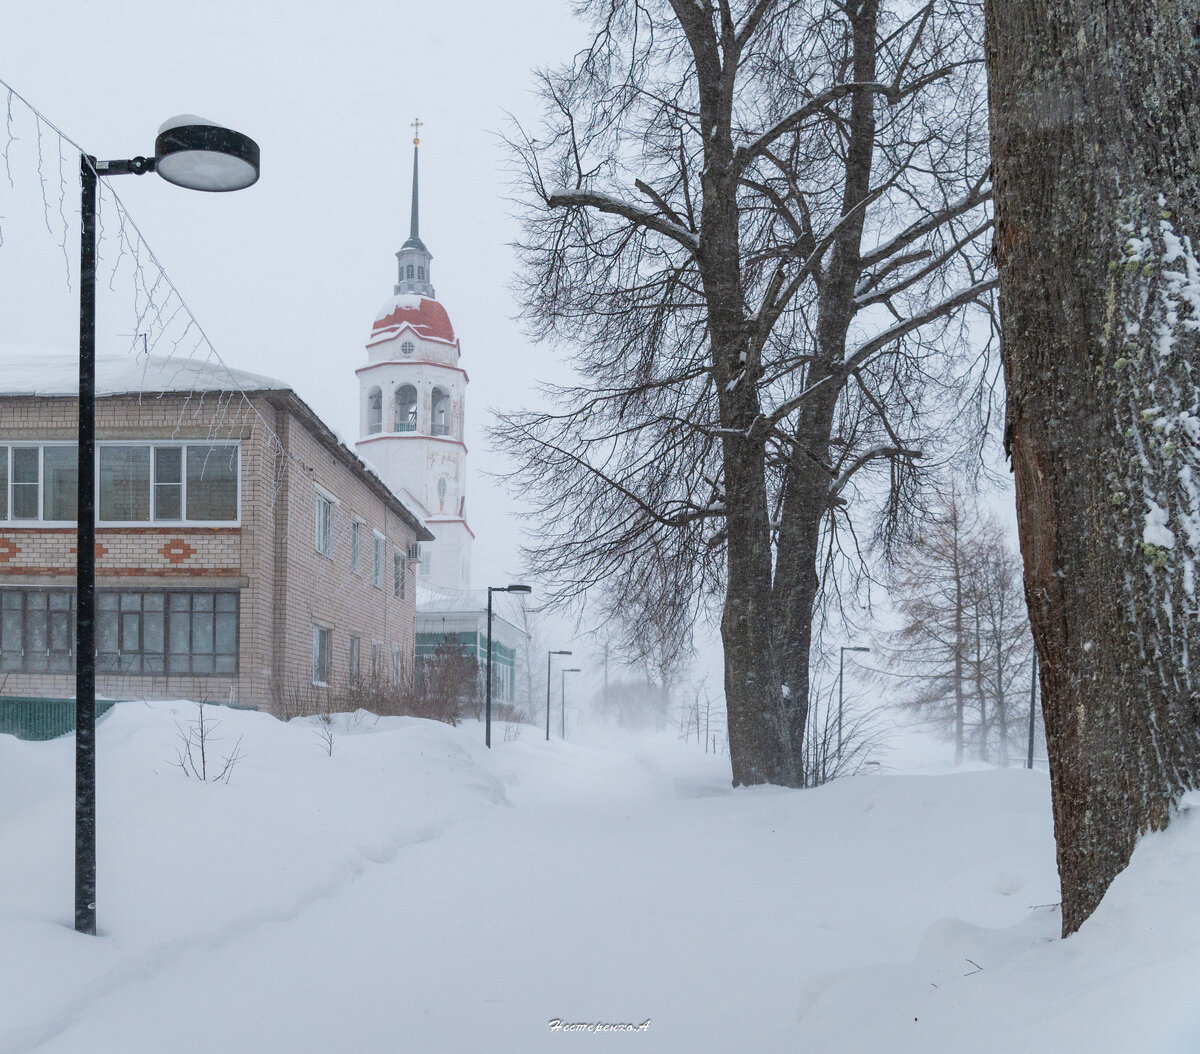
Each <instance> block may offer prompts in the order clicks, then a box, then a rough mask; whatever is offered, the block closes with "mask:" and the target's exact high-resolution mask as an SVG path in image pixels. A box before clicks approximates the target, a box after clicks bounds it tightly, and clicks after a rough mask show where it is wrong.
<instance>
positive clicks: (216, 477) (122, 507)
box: [96, 443, 240, 523]
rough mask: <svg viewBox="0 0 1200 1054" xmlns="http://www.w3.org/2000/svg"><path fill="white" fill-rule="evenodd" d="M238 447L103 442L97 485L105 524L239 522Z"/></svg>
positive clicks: (219, 444)
mask: <svg viewBox="0 0 1200 1054" xmlns="http://www.w3.org/2000/svg"><path fill="white" fill-rule="evenodd" d="M239 461H240V458H239V450H238V446H237V444H235V443H188V444H183V445H179V444H175V445H171V446H166V445H163V446H158V445H151V444H140V443H139V444H133V443H105V444H103V445H101V446H100V447H99V455H98V464H97V467H98V471H97V474H96V481H97V485H98V490H99V498H100V500H99V506H100V515H99V521H100V522H101V523H146V522H148V521H150V520H154V521H177V522H192V523H229V522H234V521H236V520H237V518H238V475H239Z"/></svg>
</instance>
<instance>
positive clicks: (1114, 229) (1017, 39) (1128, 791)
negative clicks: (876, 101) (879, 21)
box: [985, 0, 1200, 934]
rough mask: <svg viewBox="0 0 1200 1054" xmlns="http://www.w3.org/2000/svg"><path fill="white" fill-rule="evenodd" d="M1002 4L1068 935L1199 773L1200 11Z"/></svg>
mask: <svg viewBox="0 0 1200 1054" xmlns="http://www.w3.org/2000/svg"><path fill="white" fill-rule="evenodd" d="M985 9H986V14H987V39H988V51H987V59H988V76H989V81H990V88H991V132H992V152H993V158H994V164H995V174H996V198H997V216H996V220H997V222H996V250H997V261H998V263H999V270H1000V282H1001V284H1000V315H1001V319H1002V322H1003V327H1004V333H1005V347H1004V369H1005V378H1006V382H1007V391H1008V425H1007V434H1008V439H1009V443H1010V449H1011V455H1012V465H1013V472H1014V475H1015V477H1016V487H1017V514H1018V523H1019V526H1020V535H1021V550H1022V554H1023V556H1024V564H1025V591H1026V596H1027V597H1028V600H1029V607H1030V619H1031V621H1032V623H1033V632H1034V637H1035V639H1036V641H1037V649H1038V657H1039V659H1040V669H1041V688H1042V700H1043V708H1044V713H1045V723H1046V739H1047V749H1048V753H1049V757H1050V775H1051V787H1052V790H1053V796H1054V821H1055V833H1056V837H1057V841H1058V868H1059V876H1060V879H1061V883H1062V893H1063V932H1064V934H1069V933H1072V932H1073V931H1075V930H1076V929H1078V927H1079V926H1080V924H1081V923H1082V922H1083V921H1084V920H1085V919H1086V918H1087V917H1088V915H1089V914H1090V913H1091V912H1092V911H1093V909H1094V908H1095V907H1096V905H1097V904H1098V903H1099V902H1100V899H1101V897H1103V895H1104V892H1105V890H1106V889H1107V888H1108V885H1109V883H1110V882H1111V881H1112V879H1113V878H1114V876H1115V875H1116V874H1117V873H1118V872H1120V871H1121V870H1122V869H1123V868H1124V867H1125V865H1126V863H1128V861H1129V857H1130V854H1131V853H1132V851H1133V847H1134V844H1135V842H1136V840H1137V837H1138V834H1139V833H1140V832H1142V831H1145V830H1148V829H1158V828H1161V827H1163V826H1165V825H1166V824H1167V822H1168V820H1169V818H1170V815H1171V810H1172V806H1173V803H1175V802H1176V801H1177V800H1178V798H1179V796H1180V794H1182V793H1183V792H1184V791H1185V790H1186V789H1188V788H1192V787H1195V786H1196V785H1197V779H1198V775H1200V694H1198V687H1197V686H1198V685H1200V648H1197V646H1196V642H1197V640H1200V633H1198V626H1197V605H1196V600H1195V596H1194V590H1195V560H1196V552H1197V548H1200V495H1198V491H1197V480H1200V416H1198V412H1200V375H1198V373H1197V368H1196V366H1197V362H1198V361H1200V254H1198V252H1197V241H1196V239H1197V238H1198V237H1200V164H1198V162H1197V157H1198V156H1200V63H1198V62H1197V58H1196V54H1197V53H1196V39H1197V36H1198V35H1200V3H1197V0H1145V2H1143V3H1137V4H1101V3H1097V2H1087V0H1046V2H1042V0H1039V2H1037V3H1033V2H1031V0H987V3H986V4H985Z"/></svg>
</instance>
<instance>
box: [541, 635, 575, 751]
mask: <svg viewBox="0 0 1200 1054" xmlns="http://www.w3.org/2000/svg"><path fill="white" fill-rule="evenodd" d="M570 654H571V653H570V652H569V651H551V652H547V653H546V742H547V743H549V742H550V656H551V655H570Z"/></svg>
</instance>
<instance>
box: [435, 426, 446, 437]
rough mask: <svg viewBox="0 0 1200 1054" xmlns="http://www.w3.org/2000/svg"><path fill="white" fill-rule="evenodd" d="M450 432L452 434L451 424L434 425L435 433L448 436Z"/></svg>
mask: <svg viewBox="0 0 1200 1054" xmlns="http://www.w3.org/2000/svg"><path fill="white" fill-rule="evenodd" d="M449 434H450V426H449V425H434V426H433V435H435V436H448V435H449Z"/></svg>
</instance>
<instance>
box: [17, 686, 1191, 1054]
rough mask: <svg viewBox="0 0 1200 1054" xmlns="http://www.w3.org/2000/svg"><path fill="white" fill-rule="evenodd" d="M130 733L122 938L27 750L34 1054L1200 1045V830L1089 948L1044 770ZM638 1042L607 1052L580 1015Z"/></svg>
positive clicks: (113, 856)
mask: <svg viewBox="0 0 1200 1054" xmlns="http://www.w3.org/2000/svg"><path fill="white" fill-rule="evenodd" d="M195 710H196V708H195V706H194V705H193V704H187V703H158V704H124V705H121V706H118V707H117V708H115V709H114V711H113V712H112V713H111V714H110V716H108V717H107V718H105V719H104V720H103V721H102V723H101V725H100V730H99V743H98V756H99V775H98V778H99V806H98V826H99V894H98V902H99V919H100V928H101V931H102V932H101V935H100V936H99V937H98V938H87V937H81V936H79V935H77V934H75V933H74V932H73V931H72V930H71V928H70V926H71V910H72V871H71V868H72V859H73V856H72V845H71V839H72V835H73V826H72V807H73V798H72V795H73V783H72V763H73V749H74V743H73V740H71V739H70V738H68V739H63V740H59V741H55V742H51V743H22V742H18V741H16V740H14V739H12V738H11V737H8V736H0V839H2V844H3V847H4V848H3V868H0V947H2V948H3V949H4V955H3V957H2V958H0V1054H10V1052H16V1051H29V1050H37V1051H46V1052H51V1051H53V1052H67V1051H72V1052H87V1054H108V1052H113V1054H118V1052H119V1054H132V1052H143V1051H144V1052H159V1051H172V1052H178V1054H190V1052H197V1054H198V1052H201V1051H204V1052H211V1051H214V1050H219V1051H225V1052H234V1054H238V1052H254V1054H270V1052H276V1051H278V1052H281V1054H282V1052H289V1054H294V1052H314V1054H317V1052H320V1054H326V1052H353V1054H359V1052H363V1054H373V1052H380V1054H383V1052H393V1051H421V1052H442V1051H445V1052H455V1054H456V1052H468V1051H469V1052H476V1051H479V1052H484V1051H486V1052H500V1054H507V1052H512V1054H526V1052H528V1054H537V1052H541V1051H560V1050H565V1049H583V1048H584V1047H587V1048H588V1049H591V1048H592V1046H593V1045H603V1046H604V1048H605V1049H618V1048H619V1049H622V1050H624V1049H639V1050H648V1051H656V1052H658V1051H662V1052H676V1051H678V1052H681V1054H682V1052H727V1051H728V1052H735V1051H736V1052H743V1051H747V1052H763V1054H771V1052H775V1051H779V1052H783V1051H789V1052H796V1051H822V1052H832V1054H842V1052H844V1054H855V1052H863V1054H866V1052H871V1054H892V1052H907V1051H912V1052H921V1054H937V1052H941V1051H945V1052H947V1054H949V1052H958V1051H967V1050H969V1051H972V1052H973V1054H988V1052H997V1054H998V1052H1002V1051H1004V1052H1007V1051H1022V1052H1025V1054H1028V1052H1041V1051H1045V1052H1047V1054H1051V1052H1053V1054H1060V1052H1062V1054H1069V1052H1074V1051H1079V1052H1083V1051H1087V1052H1089V1054H1104V1052H1108V1051H1112V1052H1114V1054H1115V1052H1118V1051H1120V1052H1130V1051H1137V1052H1151V1054H1184V1052H1186V1054H1194V1052H1195V1051H1197V1050H1200V1001H1198V998H1197V997H1196V995H1195V991H1196V982H1197V980H1200V918H1198V917H1197V915H1198V913H1197V912H1196V910H1195V904H1196V900H1197V894H1196V890H1197V889H1198V888H1200V828H1198V827H1197V825H1196V823H1195V821H1194V819H1193V818H1192V817H1191V816H1190V815H1184V816H1183V817H1181V818H1180V820H1179V821H1178V822H1177V823H1176V824H1174V825H1173V826H1172V828H1171V830H1169V831H1168V832H1166V833H1164V834H1162V835H1155V836H1153V837H1151V838H1150V839H1147V841H1146V842H1145V843H1144V844H1143V846H1142V847H1140V848H1139V850H1138V853H1137V855H1136V856H1135V859H1134V862H1133V865H1131V867H1130V868H1129V869H1128V870H1127V871H1126V872H1125V874H1123V875H1122V876H1121V877H1120V878H1119V879H1118V881H1117V883H1116V885H1115V886H1114V887H1113V890H1112V891H1111V893H1110V896H1109V897H1108V898H1107V899H1106V901H1105V903H1104V904H1103V905H1102V906H1101V909H1100V911H1099V912H1098V913H1097V915H1096V916H1095V917H1094V919H1093V920H1092V921H1090V922H1089V923H1088V925H1087V926H1086V927H1085V929H1084V930H1083V931H1082V932H1081V933H1080V934H1079V935H1077V936H1076V937H1074V938H1072V939H1071V940H1070V941H1067V942H1062V941H1058V940H1057V939H1056V937H1057V933H1058V927H1059V919H1058V913H1057V910H1056V906H1055V903H1056V901H1057V899H1058V892H1057V880H1056V876H1055V871H1054V848H1053V841H1052V838H1051V830H1050V816H1049V806H1048V788H1047V783H1046V777H1045V775H1044V774H1042V773H1030V772H1025V771H1024V770H1016V769H1014V770H1007V771H995V770H993V771H979V772H969V773H958V774H953V775H928V774H926V775H903V774H888V775H878V776H869V777H856V778H854V779H847V780H843V781H838V782H836V783H834V784H832V785H830V786H827V787H824V788H820V789H817V790H811V791H803V792H794V791H785V790H780V789H775V788H759V789H752V790H739V791H733V790H732V789H731V788H730V787H729V776H728V765H727V760H726V759H724V758H718V757H714V756H712V755H705V754H704V753H703V752H702V751H700V750H698V748H696V747H695V746H685V745H683V744H681V743H679V742H678V741H676V740H675V739H674V738H673V737H670V736H667V735H663V736H658V737H643V738H632V737H623V736H616V735H612V734H610V735H607V736H604V735H601V734H600V733H596V734H595V735H594V736H593V737H592V738H591V739H589V740H588V741H586V742H584V743H581V744H572V743H566V744H563V743H560V742H558V741H557V740H555V741H552V742H551V743H546V742H545V741H544V739H543V738H542V736H541V735H540V734H539V733H538V732H537V730H536V729H533V728H525V729H524V730H523V733H522V734H521V736H520V738H519V739H518V740H516V741H515V742H500V741H498V740H500V738H501V737H500V735H499V734H497V736H496V740H497V741H496V742H495V749H494V750H492V751H491V752H488V751H486V750H485V749H484V748H483V746H482V743H481V742H480V740H481V739H482V737H481V736H480V735H479V729H478V726H476V725H474V724H468V725H466V726H464V727H462V728H458V729H453V728H449V727H446V726H443V725H437V724H433V723H431V722H425V721H416V720H412V719H407V718H390V719H383V720H380V721H378V722H376V720H375V719H374V718H373V717H370V716H365V717H359V718H354V717H339V718H337V719H335V720H336V727H335V730H334V744H333V753H332V756H329V755H327V753H326V749H325V744H324V743H323V742H322V741H321V739H320V737H319V736H318V734H317V727H318V726H317V725H316V723H315V722H309V721H294V722H291V723H289V724H281V723H280V722H277V721H275V720H274V719H272V718H270V717H267V716H265V715H260V714H253V713H244V712H238V711H230V710H225V709H220V708H213V709H212V711H211V712H212V713H213V715H214V716H216V717H218V718H219V719H220V721H221V725H220V727H219V729H218V730H217V732H216V735H217V736H218V737H219V740H220V742H218V743H217V744H216V750H217V751H218V752H225V753H227V752H228V751H229V750H230V749H232V747H233V744H234V743H235V742H236V741H237V740H238V738H239V737H241V739H242V743H241V749H242V751H243V753H244V759H243V760H242V761H241V762H240V763H239V764H238V765H237V766H236V768H235V769H234V770H233V772H232V775H231V779H230V781H229V783H228V784H201V783H198V782H196V781H195V780H188V779H186V778H185V777H184V776H183V774H182V773H181V772H180V770H179V769H178V768H176V767H175V766H174V765H173V764H172V762H173V761H174V760H175V757H176V747H177V742H176V739H177V732H176V723H177V722H182V723H185V724H186V723H188V722H190V721H191V720H192V719H193V717H194V714H195ZM555 1020H558V1021H561V1022H563V1023H564V1024H568V1025H578V1024H584V1025H586V1024H592V1023H603V1024H629V1025H633V1026H638V1025H642V1024H643V1023H645V1022H649V1024H648V1025H646V1027H645V1028H644V1029H642V1030H640V1031H632V1032H628V1033H623V1034H604V1035H594V1034H591V1035H589V1034H580V1032H579V1031H578V1030H568V1029H566V1028H565V1027H563V1028H558V1029H555V1028H553V1027H551V1024H550V1022H552V1021H555Z"/></svg>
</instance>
